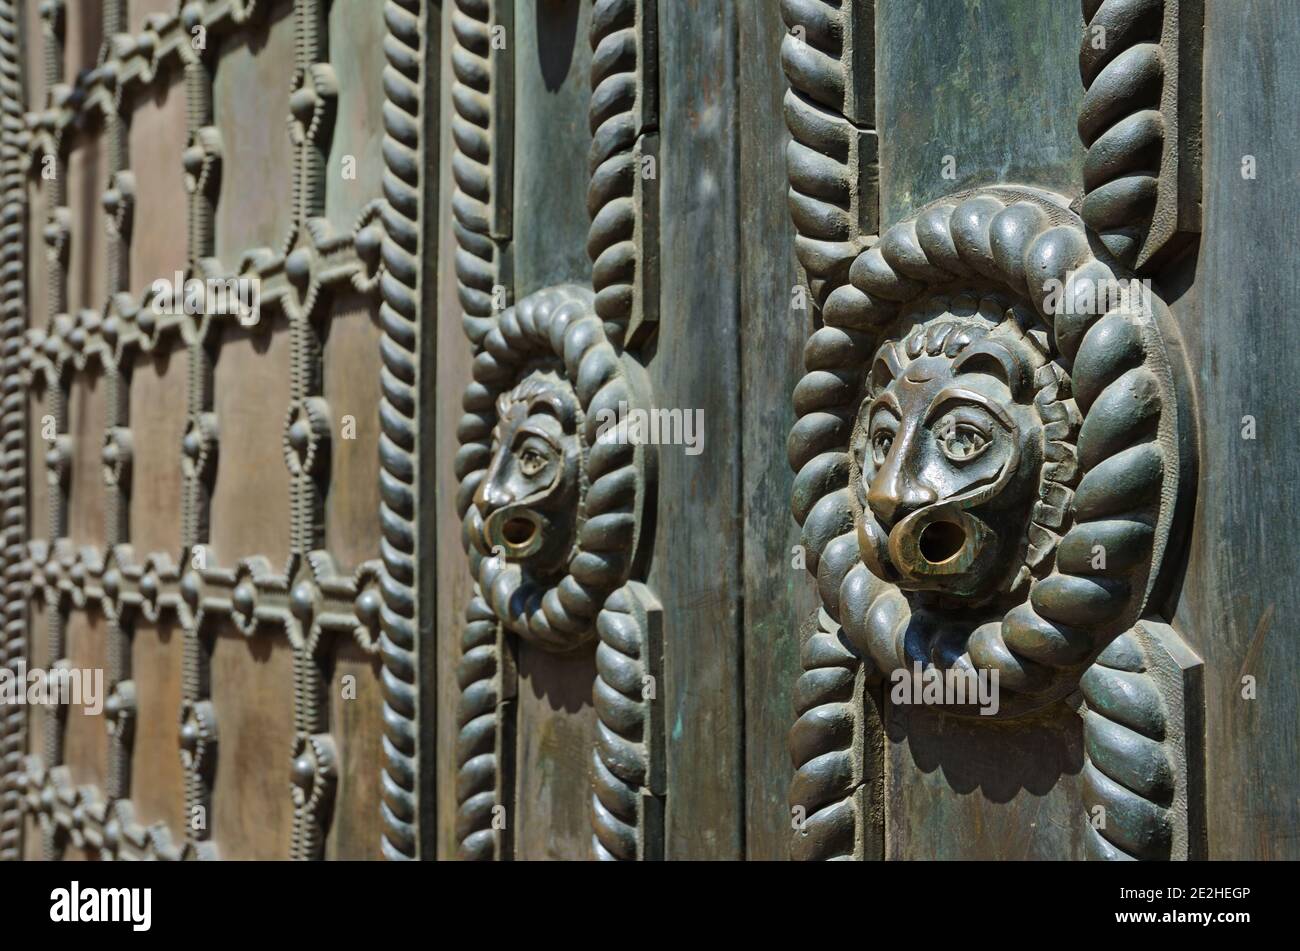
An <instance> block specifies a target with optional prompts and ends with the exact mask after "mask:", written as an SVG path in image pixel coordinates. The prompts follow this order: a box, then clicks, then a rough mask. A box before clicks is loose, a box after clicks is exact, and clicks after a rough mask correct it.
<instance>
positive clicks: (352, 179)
mask: <svg viewBox="0 0 1300 951" xmlns="http://www.w3.org/2000/svg"><path fill="white" fill-rule="evenodd" d="M385 33H386V27H385V25H384V4H382V3H375V2H374V0H334V4H333V5H332V6H331V7H330V65H332V66H333V67H334V75H335V77H336V78H337V79H338V86H339V101H338V112H337V118H336V119H335V122H334V138H333V141H332V142H331V147H330V156H329V165H328V166H327V168H328V171H327V173H326V176H327V177H326V184H325V217H326V218H328V219H329V220H330V222H331V223H332V224H333V225H334V226H335V227H337V228H338V229H339V230H341V231H342V230H347V229H349V228H351V227H352V226H353V225H354V224H356V219H357V216H358V215H360V214H361V210H362V209H363V208H364V207H365V206H366V204H367V203H368V202H370V201H371V200H373V199H375V198H378V197H380V189H381V179H382V177H383V171H384V153H383V145H384V118H383V108H384V86H383V76H384V67H385V65H386V60H385V57H384V35H385Z"/></svg>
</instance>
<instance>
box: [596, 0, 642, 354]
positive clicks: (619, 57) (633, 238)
mask: <svg viewBox="0 0 1300 951" xmlns="http://www.w3.org/2000/svg"><path fill="white" fill-rule="evenodd" d="M655 5H656V0H596V3H595V5H594V6H593V8H592V11H591V29H590V40H591V49H592V54H593V55H592V62H591V106H590V109H589V124H590V128H591V136H592V140H591V150H590V153H589V157H588V164H589V170H590V175H591V181H590V183H589V185H588V187H587V212H588V214H590V215H591V227H590V230H589V231H588V238H587V254H588V256H589V257H590V258H591V262H592V269H591V285H592V289H593V290H594V291H595V292H596V313H597V314H598V315H599V316H600V318H601V319H602V320H603V321H605V333H606V336H607V337H609V339H610V341H611V342H612V343H613V344H614V345H615V346H618V347H621V346H622V345H623V344H624V343H625V342H636V341H637V340H639V339H640V338H641V334H639V332H638V331H639V330H640V329H641V328H642V327H643V326H644V325H645V324H646V323H647V322H651V323H653V321H654V320H655V317H654V312H655V310H656V308H657V306H658V289H657V288H656V287H655V286H654V285H653V283H652V282H651V283H647V281H651V279H652V278H653V277H654V268H647V267H646V266H645V262H644V261H643V260H642V249H644V248H646V247H649V246H651V245H652V244H653V243H655V242H656V241H657V235H656V233H655V231H654V225H655V222H656V217H657V195H654V194H653V191H652V189H653V185H654V183H655V182H656V181H657V180H658V175H657V172H656V174H655V175H653V176H649V177H647V176H646V175H645V174H643V173H642V161H643V159H644V158H645V156H646V155H650V157H651V158H652V159H653V158H655V156H654V155H653V152H654V148H653V144H652V139H648V138H647V137H648V136H652V134H653V127H654V125H655V124H656V121H657V120H656V117H655V111H656V107H657V103H656V101H655V97H656V95H657V90H656V89H655V86H654V82H653V78H654V76H655V62H656V59H657V56H658V54H657V50H656V47H655V29H656V27H655V19H656V6H655ZM643 46H646V47H648V48H646V49H642V47H643ZM647 63H648V64H649V65H647ZM647 329H648V328H647ZM625 338H626V339H625Z"/></svg>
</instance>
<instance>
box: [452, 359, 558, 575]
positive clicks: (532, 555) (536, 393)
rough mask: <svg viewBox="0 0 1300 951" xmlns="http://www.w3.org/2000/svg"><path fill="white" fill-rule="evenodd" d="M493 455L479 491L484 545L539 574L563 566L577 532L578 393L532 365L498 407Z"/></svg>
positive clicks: (476, 498)
mask: <svg viewBox="0 0 1300 951" xmlns="http://www.w3.org/2000/svg"><path fill="white" fill-rule="evenodd" d="M497 413H498V416H497V425H496V428H495V430H494V431H493V438H492V454H491V461H490V462H489V464H488V468H487V472H486V473H485V474H484V477H483V481H482V482H481V483H480V484H479V487H478V491H477V492H476V493H475V495H474V505H475V507H476V508H477V509H478V512H479V515H480V516H481V518H482V538H481V542H482V547H483V549H484V553H485V554H488V553H492V554H498V555H501V556H503V557H504V558H505V559H506V560H507V561H508V562H512V563H515V564H517V565H519V566H520V567H521V568H524V569H526V570H527V572H528V574H530V575H531V576H533V577H534V578H538V579H546V578H549V577H554V576H556V575H559V574H562V573H563V571H564V570H565V568H566V565H567V562H568V557H569V554H570V551H571V550H572V547H573V543H574V539H575V536H576V532H577V513H578V507H579V504H580V501H581V500H580V498H579V495H580V492H579V487H580V482H581V470H582V444H581V441H580V440H579V438H578V435H577V426H576V420H577V415H578V410H577V403H576V399H575V397H574V395H573V392H572V390H571V388H570V387H569V386H568V384H567V383H564V382H563V381H562V380H560V379H559V378H558V377H556V376H555V375H554V374H552V373H534V374H532V375H530V376H529V377H527V378H525V380H524V381H523V382H522V383H521V384H520V385H519V386H517V387H515V388H514V389H513V390H511V391H510V392H509V393H506V394H505V395H503V396H502V398H501V400H500V401H499V403H498V407H497Z"/></svg>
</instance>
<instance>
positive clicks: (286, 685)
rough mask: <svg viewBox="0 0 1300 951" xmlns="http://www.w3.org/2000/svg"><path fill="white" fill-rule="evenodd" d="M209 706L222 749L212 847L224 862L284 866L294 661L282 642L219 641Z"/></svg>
mask: <svg viewBox="0 0 1300 951" xmlns="http://www.w3.org/2000/svg"><path fill="white" fill-rule="evenodd" d="M211 675H212V680H211V685H212V703H213V706H214V708H215V710H216V718H217V734H218V736H219V744H220V745H219V748H218V751H217V763H216V776H215V779H214V783H213V788H212V839H213V841H215V842H216V844H217V848H218V850H219V852H220V855H221V857H222V858H224V859H286V858H288V857H289V837H290V834H291V832H292V828H293V801H292V799H291V796H290V786H289V762H290V756H291V755H292V753H293V736H294V729H293V653H292V651H291V650H290V648H289V644H288V642H287V641H286V640H285V639H284V637H283V636H280V635H278V634H273V633H271V632H269V631H261V632H259V634H258V635H257V636H255V637H253V638H251V639H250V638H246V637H244V636H243V635H242V634H240V633H238V632H237V631H235V630H234V629H233V628H232V627H230V626H229V625H225V626H223V627H222V628H221V629H220V630H219V631H218V632H217V634H216V637H215V638H214V642H213V645H212V657H211Z"/></svg>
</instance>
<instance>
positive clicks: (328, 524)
mask: <svg viewBox="0 0 1300 951" xmlns="http://www.w3.org/2000/svg"><path fill="white" fill-rule="evenodd" d="M393 6H395V5H393V4H388V5H385V4H382V3H370V2H364V3H363V2H359V0H334V2H332V3H330V2H323V0H321V2H318V0H302V2H288V0H285V2H270V3H268V2H264V0H237V2H223V3H184V4H181V3H177V2H174V0H108V2H104V3H102V4H101V3H100V2H98V0H95V2H88V0H87V2H83V0H54V2H42V3H37V2H34V0H33V2H29V3H26V4H15V3H5V4H3V8H0V19H3V24H2V25H3V26H4V30H5V31H6V32H5V36H6V40H5V41H6V42H13V40H14V39H16V40H17V41H18V49H17V50H14V49H12V48H11V49H9V50H6V51H5V63H6V67H7V66H8V65H9V64H15V63H17V64H25V68H24V69H22V70H21V72H19V73H14V72H6V73H5V75H4V81H5V83H6V85H5V87H4V90H3V92H4V97H5V98H4V117H5V123H6V124H5V130H4V134H5V139H4V144H5V152H4V156H3V158H4V174H5V178H4V182H5V185H4V188H5V215H6V218H5V222H6V225H5V226H6V228H7V229H8V230H7V231H6V235H5V245H4V247H5V253H6V259H5V260H6V272H5V273H6V278H5V279H6V282H7V283H6V284H5V323H4V331H5V357H4V358H5V361H6V362H5V387H6V389H5V403H4V413H5V415H4V424H5V444H4V445H5V460H6V473H7V476H6V480H7V481H6V494H5V532H6V543H5V547H4V558H5V565H4V567H5V579H6V588H5V601H6V629H5V630H6V638H5V652H6V653H5V663H6V664H7V665H8V666H9V668H10V669H11V670H18V669H20V668H21V669H25V670H30V671H38V670H39V671H50V670H56V671H57V670H59V669H61V668H66V669H67V671H68V673H69V674H70V675H72V676H73V677H80V676H85V677H87V678H91V679H89V680H87V684H94V683H97V681H95V680H94V678H97V677H102V692H100V693H98V694H96V693H86V694H85V695H84V696H80V699H79V700H77V701H75V702H72V703H68V704H63V705H58V704H54V705H40V704H35V703H33V704H26V705H22V706H19V705H9V704H6V706H5V707H4V712H5V716H4V744H5V746H4V755H5V761H4V763H5V783H6V785H5V798H4V800H3V816H2V818H3V841H2V842H0V849H2V850H3V854H4V855H5V857H18V856H24V857H47V858H118V857H159V858H183V857H197V858H207V857H217V858H230V859H239V858H289V857H298V858H319V857H329V858H377V857H379V855H380V852H381V842H382V841H383V836H382V834H381V795H382V790H383V785H382V783H381V776H382V774H383V771H384V767H385V756H384V738H383V734H384V716H383V712H384V705H385V696H384V692H383V688H382V685H381V683H380V670H381V659H380V656H379V646H380V640H381V613H382V611H381V608H382V601H383V596H382V594H381V590H380V588H381V575H382V574H383V569H382V565H381V561H380V557H381V550H380V543H381V538H380V535H381V531H380V525H381V522H380V507H381V506H380V474H379V473H380V452H379V444H380V438H381V437H380V427H381V424H380V411H379V410H380V402H381V395H382V394H381V380H380V376H381V364H382V359H383V358H382V356H381V352H380V345H381V338H382V337H383V333H382V331H381V329H380V307H381V303H380V298H381V292H380V289H379V286H378V285H379V282H380V278H381V275H382V274H383V273H385V269H384V268H383V266H382V265H381V264H380V248H381V239H382V238H383V237H384V230H383V229H384V224H383V222H382V221H381V220H380V215H381V211H382V210H383V207H384V206H383V203H382V202H381V201H380V199H381V196H382V194H383V188H382V177H383V175H384V174H385V167H386V162H385V157H384V154H383V152H382V143H383V133H384V119H383V110H384V108H385V101H386V93H385V88H384V80H383V77H384V68H385V57H384V48H385V46H384V44H385V42H388V43H390V44H399V43H400V42H401V40H402V39H403V38H404V39H405V40H406V42H407V43H408V44H409V45H410V46H412V47H414V48H416V49H418V47H419V36H418V24H416V23H415V22H414V20H410V19H403V18H402V16H400V14H401V13H402V7H401V5H396V6H397V14H398V15H392V16H390V17H389V18H388V20H387V21H386V19H385V13H386V7H393ZM408 6H409V5H408ZM403 31H405V33H404V36H398V35H397V34H399V33H402V32H403ZM390 32H391V33H392V34H393V35H391V36H390ZM393 49H394V50H395V51H399V52H400V47H399V46H396V45H394V46H393ZM18 54H21V55H18ZM415 68H417V69H418V63H417V64H415ZM16 233H17V234H16ZM15 237H22V238H25V240H23V241H15V240H14V239H15ZM15 252H16V253H15ZM408 752H409V751H408ZM400 753H401V751H400V750H398V751H397V755H400Z"/></svg>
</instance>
